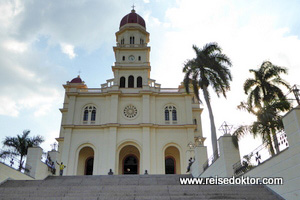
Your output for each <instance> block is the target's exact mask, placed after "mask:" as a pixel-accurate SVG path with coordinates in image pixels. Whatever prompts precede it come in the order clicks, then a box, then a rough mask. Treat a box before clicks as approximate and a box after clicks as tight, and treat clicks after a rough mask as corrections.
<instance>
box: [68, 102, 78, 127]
mask: <svg viewBox="0 0 300 200" xmlns="http://www.w3.org/2000/svg"><path fill="white" fill-rule="evenodd" d="M75 104H76V97H75V96H70V97H69V106H68V114H67V124H73V123H74V121H73V120H74V112H75Z"/></svg>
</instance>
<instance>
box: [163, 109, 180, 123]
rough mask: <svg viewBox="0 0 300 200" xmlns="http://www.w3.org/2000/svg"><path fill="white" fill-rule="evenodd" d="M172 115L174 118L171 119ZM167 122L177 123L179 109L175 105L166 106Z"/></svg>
mask: <svg viewBox="0 0 300 200" xmlns="http://www.w3.org/2000/svg"><path fill="white" fill-rule="evenodd" d="M170 115H171V116H172V118H171V119H172V120H170ZM165 122H166V124H177V110H176V107H175V106H171V105H169V106H166V107H165Z"/></svg>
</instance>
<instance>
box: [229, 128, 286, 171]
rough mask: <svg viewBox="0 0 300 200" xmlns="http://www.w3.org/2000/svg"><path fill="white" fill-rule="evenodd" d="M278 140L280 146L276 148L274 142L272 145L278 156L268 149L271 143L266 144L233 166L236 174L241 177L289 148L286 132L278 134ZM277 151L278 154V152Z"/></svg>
mask: <svg viewBox="0 0 300 200" xmlns="http://www.w3.org/2000/svg"><path fill="white" fill-rule="evenodd" d="M277 140H278V146H276V145H275V144H274V142H273V143H272V144H273V147H275V148H274V150H275V153H276V154H274V155H272V154H271V153H270V150H269V148H268V146H269V142H264V143H263V144H262V145H260V146H258V147H257V148H256V149H254V150H253V151H252V152H250V153H249V154H247V155H245V156H244V157H243V159H242V160H240V161H238V162H237V163H235V164H234V165H233V166H232V167H233V171H234V174H235V175H236V176H240V175H242V174H244V173H246V172H247V171H249V170H250V169H252V168H254V167H256V166H258V165H260V164H262V163H263V162H265V161H266V160H268V159H270V158H271V157H272V156H275V155H277V154H279V153H280V152H282V151H283V150H285V149H286V148H288V146H289V144H288V141H287V137H286V134H285V132H279V133H277ZM276 149H277V150H278V152H276Z"/></svg>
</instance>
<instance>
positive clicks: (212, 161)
mask: <svg viewBox="0 0 300 200" xmlns="http://www.w3.org/2000/svg"><path fill="white" fill-rule="evenodd" d="M219 157H220V153H219V150H216V151H215V153H214V154H213V155H211V156H210V157H209V158H208V159H207V161H206V162H205V163H204V164H203V171H205V170H206V169H207V168H208V167H209V166H211V165H212V164H213V163H214V162H216V160H217V159H218V158H219Z"/></svg>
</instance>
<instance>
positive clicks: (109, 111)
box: [57, 9, 207, 175]
mask: <svg viewBox="0 0 300 200" xmlns="http://www.w3.org/2000/svg"><path fill="white" fill-rule="evenodd" d="M149 35H150V34H149V33H148V32H147V31H146V23H145V20H144V19H143V18H142V17H141V16H140V15H138V14H137V13H136V12H135V10H134V9H132V10H131V12H130V13H129V14H127V15H126V16H124V17H123V18H122V20H121V22H120V27H119V31H117V32H116V46H114V47H113V51H114V53H115V63H114V65H113V66H112V71H113V74H114V77H113V78H112V79H109V80H107V83H104V84H101V88H88V87H87V85H86V84H85V83H84V81H83V80H82V79H81V78H80V77H79V76H78V77H77V78H74V79H73V80H71V81H70V82H67V83H66V84H65V85H63V86H64V88H65V99H64V104H63V108H61V109H60V111H61V113H62V121H61V129H60V134H59V137H58V138H57V141H58V143H59V149H58V152H60V154H59V157H60V158H58V159H57V160H58V161H60V162H63V163H64V165H66V166H67V168H66V169H65V171H64V175H104V174H107V173H108V172H109V171H110V170H112V172H113V173H114V174H144V173H148V174H184V173H186V169H187V165H188V160H189V158H190V157H191V156H192V155H191V151H190V148H189V145H188V144H192V143H193V144H194V143H195V141H198V143H199V142H200V143H203V142H204V140H205V138H203V136H202V128H201V112H202V109H201V108H200V105H199V102H198V101H197V100H196V98H194V96H193V94H192V93H191V94H187V93H186V91H185V88H184V86H183V84H181V85H180V86H179V87H178V88H161V85H160V84H158V83H156V82H155V80H154V79H151V77H150V71H151V65H150V47H149V46H148V43H149ZM203 159H204V160H206V159H207V155H206V153H205V154H204V155H203Z"/></svg>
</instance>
